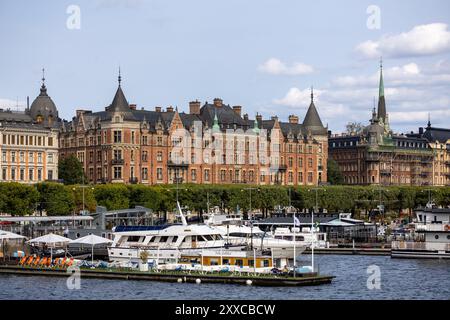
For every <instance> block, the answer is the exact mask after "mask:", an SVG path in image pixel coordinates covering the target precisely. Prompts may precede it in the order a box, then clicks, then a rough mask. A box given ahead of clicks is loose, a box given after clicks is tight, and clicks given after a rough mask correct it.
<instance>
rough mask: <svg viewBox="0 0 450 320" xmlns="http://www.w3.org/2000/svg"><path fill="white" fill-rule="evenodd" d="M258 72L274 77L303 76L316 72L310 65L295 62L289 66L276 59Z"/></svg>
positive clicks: (271, 60) (260, 67)
mask: <svg viewBox="0 0 450 320" xmlns="http://www.w3.org/2000/svg"><path fill="white" fill-rule="evenodd" d="M258 70H259V71H261V72H264V73H269V74H274V75H291V76H295V75H302V74H310V73H313V72H314V68H313V67H312V66H310V65H307V64H304V63H300V62H294V63H293V64H292V65H290V66H288V65H286V64H285V63H284V62H282V61H281V60H279V59H276V58H270V59H269V60H267V61H266V62H264V63H263V64H261V65H260V66H259V67H258Z"/></svg>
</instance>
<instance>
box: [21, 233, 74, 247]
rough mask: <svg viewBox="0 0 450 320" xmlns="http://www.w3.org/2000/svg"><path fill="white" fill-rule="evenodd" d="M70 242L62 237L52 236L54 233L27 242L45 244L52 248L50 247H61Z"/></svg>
mask: <svg viewBox="0 0 450 320" xmlns="http://www.w3.org/2000/svg"><path fill="white" fill-rule="evenodd" d="M70 241H71V240H70V239H69V238H66V237H62V236H60V235H57V234H54V233H49V234H46V235H44V236H41V237H37V238H34V239H31V240H29V241H27V242H28V243H30V244H46V245H49V246H52V245H53V246H56V245H57V244H62V245H64V244H67V243H69V242H70Z"/></svg>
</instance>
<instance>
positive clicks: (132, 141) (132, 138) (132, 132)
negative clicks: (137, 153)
mask: <svg viewBox="0 0 450 320" xmlns="http://www.w3.org/2000/svg"><path fill="white" fill-rule="evenodd" d="M131 143H132V144H134V131H131Z"/></svg>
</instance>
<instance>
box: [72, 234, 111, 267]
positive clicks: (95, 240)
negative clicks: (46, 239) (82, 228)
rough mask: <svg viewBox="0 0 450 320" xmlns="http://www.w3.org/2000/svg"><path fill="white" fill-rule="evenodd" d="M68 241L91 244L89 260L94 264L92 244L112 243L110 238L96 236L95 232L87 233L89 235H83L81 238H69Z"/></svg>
mask: <svg viewBox="0 0 450 320" xmlns="http://www.w3.org/2000/svg"><path fill="white" fill-rule="evenodd" d="M70 243H79V244H89V245H91V246H92V252H91V262H92V264H94V246H95V245H96V244H107V243H112V240H109V239H106V238H103V237H99V236H96V235H95V234H89V235H87V236H84V237H82V238H78V239H75V240H71V241H70Z"/></svg>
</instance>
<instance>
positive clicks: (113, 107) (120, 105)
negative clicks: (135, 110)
mask: <svg viewBox="0 0 450 320" xmlns="http://www.w3.org/2000/svg"><path fill="white" fill-rule="evenodd" d="M118 80H119V87H118V88H117V91H116V94H115V96H114V99H113V101H112V102H111V104H110V105H109V107H108V111H112V112H120V111H122V112H125V111H130V110H131V109H130V105H129V104H128V101H127V99H126V98H125V95H124V93H123V91H122V87H121V86H120V83H121V82H122V77H121V75H120V69H119V77H118Z"/></svg>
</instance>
